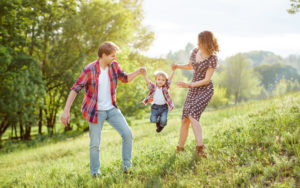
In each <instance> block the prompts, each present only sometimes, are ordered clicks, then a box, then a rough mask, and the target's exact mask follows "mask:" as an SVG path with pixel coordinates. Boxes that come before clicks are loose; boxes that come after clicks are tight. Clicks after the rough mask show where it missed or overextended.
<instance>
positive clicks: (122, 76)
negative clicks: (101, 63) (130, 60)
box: [116, 63, 128, 83]
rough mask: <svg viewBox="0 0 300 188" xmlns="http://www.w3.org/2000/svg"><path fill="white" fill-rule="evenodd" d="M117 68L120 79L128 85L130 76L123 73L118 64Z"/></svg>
mask: <svg viewBox="0 0 300 188" xmlns="http://www.w3.org/2000/svg"><path fill="white" fill-rule="evenodd" d="M116 67H117V73H118V79H119V80H120V81H121V82H123V83H127V82H128V75H127V74H126V73H125V72H124V71H123V69H122V68H121V67H120V66H119V64H118V63H116Z"/></svg>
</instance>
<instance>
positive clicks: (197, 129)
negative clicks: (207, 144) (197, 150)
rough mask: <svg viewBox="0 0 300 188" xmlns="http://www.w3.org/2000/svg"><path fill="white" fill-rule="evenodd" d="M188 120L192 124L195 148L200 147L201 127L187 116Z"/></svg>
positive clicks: (201, 143) (201, 142)
mask: <svg viewBox="0 0 300 188" xmlns="http://www.w3.org/2000/svg"><path fill="white" fill-rule="evenodd" d="M189 120H190V121H191V124H192V127H193V131H194V135H195V139H196V143H197V146H202V145H203V141H202V128H201V125H200V123H199V122H198V121H197V120H196V119H194V118H192V117H191V116H189Z"/></svg>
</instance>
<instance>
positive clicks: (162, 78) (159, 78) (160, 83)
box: [155, 76, 167, 87]
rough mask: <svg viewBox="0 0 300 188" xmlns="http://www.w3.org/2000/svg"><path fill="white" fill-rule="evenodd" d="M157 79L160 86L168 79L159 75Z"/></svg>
mask: <svg viewBox="0 0 300 188" xmlns="http://www.w3.org/2000/svg"><path fill="white" fill-rule="evenodd" d="M155 81H156V85H157V86H158V87H162V86H164V85H165V83H166V81H167V80H166V78H165V77H164V76H157V77H156V79H155Z"/></svg>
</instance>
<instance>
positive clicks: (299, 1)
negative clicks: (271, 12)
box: [287, 0, 300, 14]
mask: <svg viewBox="0 0 300 188" xmlns="http://www.w3.org/2000/svg"><path fill="white" fill-rule="evenodd" d="M290 2H291V8H290V9H288V10H287V11H288V13H290V14H296V13H297V12H299V9H300V0H290Z"/></svg>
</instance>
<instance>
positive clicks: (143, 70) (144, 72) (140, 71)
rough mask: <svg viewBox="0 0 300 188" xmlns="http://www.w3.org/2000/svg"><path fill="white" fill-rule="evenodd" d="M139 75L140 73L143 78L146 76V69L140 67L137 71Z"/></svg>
mask: <svg viewBox="0 0 300 188" xmlns="http://www.w3.org/2000/svg"><path fill="white" fill-rule="evenodd" d="M139 73H140V74H142V75H143V76H145V75H146V73H147V69H146V67H140V69H139Z"/></svg>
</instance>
